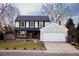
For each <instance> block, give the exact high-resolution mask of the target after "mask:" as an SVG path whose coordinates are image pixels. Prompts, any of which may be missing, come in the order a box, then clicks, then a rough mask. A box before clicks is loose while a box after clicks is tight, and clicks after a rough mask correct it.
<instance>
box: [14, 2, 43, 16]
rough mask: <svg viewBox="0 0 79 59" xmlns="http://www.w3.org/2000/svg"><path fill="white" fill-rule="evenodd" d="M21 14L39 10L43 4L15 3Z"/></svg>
mask: <svg viewBox="0 0 79 59" xmlns="http://www.w3.org/2000/svg"><path fill="white" fill-rule="evenodd" d="M15 5H16V7H17V8H18V9H19V11H20V14H21V15H28V14H30V13H32V12H39V11H40V10H41V6H42V4H40V3H17V4H15Z"/></svg>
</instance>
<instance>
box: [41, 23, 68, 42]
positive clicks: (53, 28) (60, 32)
mask: <svg viewBox="0 0 79 59" xmlns="http://www.w3.org/2000/svg"><path fill="white" fill-rule="evenodd" d="M66 36H67V29H66V28H65V26H63V25H58V24H56V23H52V24H50V25H48V26H46V27H44V28H42V29H40V40H41V41H66Z"/></svg>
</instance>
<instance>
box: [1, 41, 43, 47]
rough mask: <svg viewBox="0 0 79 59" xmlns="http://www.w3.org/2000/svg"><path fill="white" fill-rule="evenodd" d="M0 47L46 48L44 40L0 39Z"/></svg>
mask: <svg viewBox="0 0 79 59" xmlns="http://www.w3.org/2000/svg"><path fill="white" fill-rule="evenodd" d="M0 48H44V44H43V42H33V41H21V40H20V41H10V40H9V41H4V40H0Z"/></svg>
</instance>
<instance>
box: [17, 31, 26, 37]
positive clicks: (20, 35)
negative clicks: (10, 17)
mask: <svg viewBox="0 0 79 59" xmlns="http://www.w3.org/2000/svg"><path fill="white" fill-rule="evenodd" d="M26 34H27V32H26V31H18V33H17V36H18V37H27V35H26Z"/></svg>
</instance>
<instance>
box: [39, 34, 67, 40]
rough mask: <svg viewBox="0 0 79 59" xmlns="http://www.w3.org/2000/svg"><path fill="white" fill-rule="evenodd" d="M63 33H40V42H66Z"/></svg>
mask: <svg viewBox="0 0 79 59" xmlns="http://www.w3.org/2000/svg"><path fill="white" fill-rule="evenodd" d="M65 37H66V35H65V33H41V36H40V38H41V41H66V39H65Z"/></svg>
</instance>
